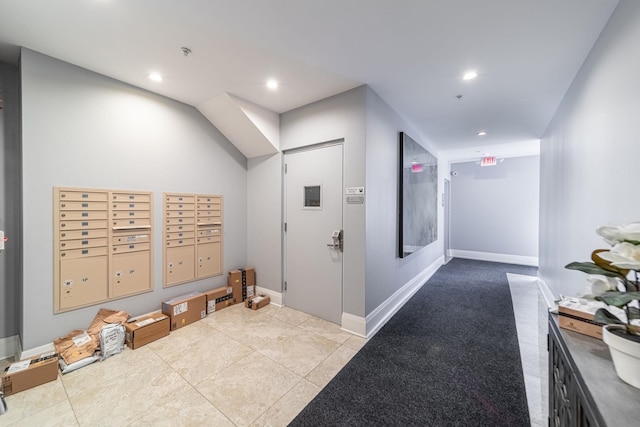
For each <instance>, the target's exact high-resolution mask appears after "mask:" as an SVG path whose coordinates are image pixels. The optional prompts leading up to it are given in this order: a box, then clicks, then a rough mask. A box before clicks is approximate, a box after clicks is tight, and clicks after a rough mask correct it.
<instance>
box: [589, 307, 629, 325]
mask: <svg viewBox="0 0 640 427" xmlns="http://www.w3.org/2000/svg"><path fill="white" fill-rule="evenodd" d="M593 320H594V321H596V322H598V323H606V324H607V325H612V324H613V325H624V322H622V320H620V319H618V318H617V317H616V316H614V315H613V314H611V313H610V312H609V310H607V309H606V308H599V309H598V311H596V314H595V315H594V316H593Z"/></svg>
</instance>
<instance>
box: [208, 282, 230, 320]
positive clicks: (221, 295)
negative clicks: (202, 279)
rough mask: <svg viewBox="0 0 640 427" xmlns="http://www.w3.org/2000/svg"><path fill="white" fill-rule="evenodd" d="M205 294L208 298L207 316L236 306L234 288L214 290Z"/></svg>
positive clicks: (227, 287)
mask: <svg viewBox="0 0 640 427" xmlns="http://www.w3.org/2000/svg"><path fill="white" fill-rule="evenodd" d="M204 294H205V295H206V296H207V314H211V313H214V312H216V311H220V310H222V309H223V308H225V307H228V306H230V305H233V304H234V301H233V288H232V287H231V286H223V287H221V288H217V289H212V290H210V291H207V292H205V293H204Z"/></svg>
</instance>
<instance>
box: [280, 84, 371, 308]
mask: <svg viewBox="0 0 640 427" xmlns="http://www.w3.org/2000/svg"><path fill="white" fill-rule="evenodd" d="M366 94H367V88H366V87H365V86H360V87H358V88H355V89H352V90H350V91H347V92H344V93H342V94H340V95H336V96H333V97H330V98H327V99H324V100H321V101H318V102H315V103H313V104H310V105H307V106H304V107H300V108H297V109H295V110H292V111H289V112H287V113H284V114H282V115H281V116H280V148H281V149H282V150H283V151H286V150H289V149H292V148H298V147H304V146H307V145H312V144H317V143H321V142H328V141H335V140H340V139H344V151H343V153H344V160H343V161H344V175H343V183H344V186H345V187H361V186H364V185H365V183H366V180H365V104H366ZM365 191H366V190H365ZM343 227H344V235H345V237H344V254H343V265H344V270H343V283H344V286H343V311H344V312H346V313H349V314H353V315H355V316H362V317H364V316H365V304H364V295H365V275H364V271H365V268H364V266H365V205H364V204H362V205H354V204H350V205H347V204H345V205H344V206H343Z"/></svg>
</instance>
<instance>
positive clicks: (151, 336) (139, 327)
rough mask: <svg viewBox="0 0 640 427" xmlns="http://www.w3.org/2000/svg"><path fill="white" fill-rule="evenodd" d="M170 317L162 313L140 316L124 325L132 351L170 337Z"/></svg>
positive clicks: (156, 312)
mask: <svg viewBox="0 0 640 427" xmlns="http://www.w3.org/2000/svg"><path fill="white" fill-rule="evenodd" d="M169 323H170V322H169V316H167V315H165V314H162V313H161V312H160V311H155V312H153V313H149V314H145V315H142V316H138V317H136V318H135V319H133V321H131V322H129V323H126V324H125V325H124V327H125V330H126V343H127V345H128V346H129V347H131V348H132V349H134V350H135V349H136V348H138V347H142V346H143V345H146V344H149V343H150V342H153V341H155V340H158V339H160V338H162V337H166V336H168V335H169V326H170V325H169Z"/></svg>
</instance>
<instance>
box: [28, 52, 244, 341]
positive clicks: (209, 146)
mask: <svg viewBox="0 0 640 427" xmlns="http://www.w3.org/2000/svg"><path fill="white" fill-rule="evenodd" d="M21 68H22V123H23V129H22V137H23V140H22V142H23V184H24V188H23V190H24V191H23V197H24V200H23V221H24V250H23V259H24V270H23V271H24V306H23V307H24V316H23V328H24V331H23V335H22V339H23V348H24V349H27V350H28V349H30V348H33V347H37V346H40V345H44V344H46V343H50V342H51V341H52V340H53V339H54V338H56V337H58V336H62V335H65V334H67V333H68V332H69V331H70V330H72V329H75V328H84V327H87V326H88V325H89V323H90V322H91V320H92V319H93V317H94V315H95V313H96V312H97V310H98V308H99V307H98V306H94V307H89V308H84V309H79V310H74V311H71V312H67V313H62V314H57V315H54V314H53V206H52V205H53V200H52V195H53V187H54V186H65V187H88V188H108V189H111V188H113V189H123V190H144V191H152V192H153V193H154V196H155V209H154V215H155V216H154V223H155V230H154V239H155V245H154V246H155V247H154V291H153V292H151V293H146V294H143V295H139V296H135V297H130V298H125V299H120V300H116V301H112V302H109V303H106V304H102V305H101V306H104V307H107V308H115V309H121V310H125V311H127V312H129V313H132V314H140V313H144V312H148V311H151V310H155V309H159V308H160V304H161V301H162V300H165V299H167V298H170V297H173V296H176V295H180V294H183V293H186V292H189V291H192V290H207V289H212V288H214V287H218V286H223V285H224V284H226V281H227V277H226V275H224V274H223V275H222V276H218V277H216V278H210V279H205V280H201V281H196V282H193V283H190V284H185V285H180V286H176V287H172V288H169V289H163V288H162V265H163V264H162V227H161V224H162V193H163V192H189V193H213V194H222V195H223V197H224V213H223V214H224V231H223V233H224V264H223V272H226V271H228V270H229V269H230V268H236V267H238V266H243V265H245V264H246V253H247V234H246V226H247V216H246V210H247V202H246V196H247V182H246V179H247V173H246V170H247V169H246V159H245V157H244V156H243V155H242V154H240V152H239V151H238V150H237V149H236V148H235V147H233V145H231V143H229V141H228V140H227V139H226V138H225V137H224V136H223V135H222V134H221V133H220V132H218V131H217V130H216V129H215V128H214V127H213V126H212V125H211V123H210V122H208V121H207V120H206V119H205V118H204V117H203V116H202V115H201V114H200V113H199V112H198V111H197V110H196V109H195V108H193V107H190V106H187V105H184V104H181V103H179V102H175V101H172V100H169V99H167V98H164V97H161V96H158V95H155V94H151V93H149V92H146V91H143V90H140V89H137V88H134V87H132V86H129V85H126V84H123V83H121V82H118V81H115V80H112V79H109V78H106V77H104V76H101V75H98V74H95V73H92V72H89V71H87V70H84V69H81V68H79V67H76V66H72V65H70V64H67V63H64V62H61V61H58V60H56V59H53V58H50V57H47V56H44V55H41V54H39V53H36V52H33V51H30V50H28V49H23V51H22V66H21Z"/></svg>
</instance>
